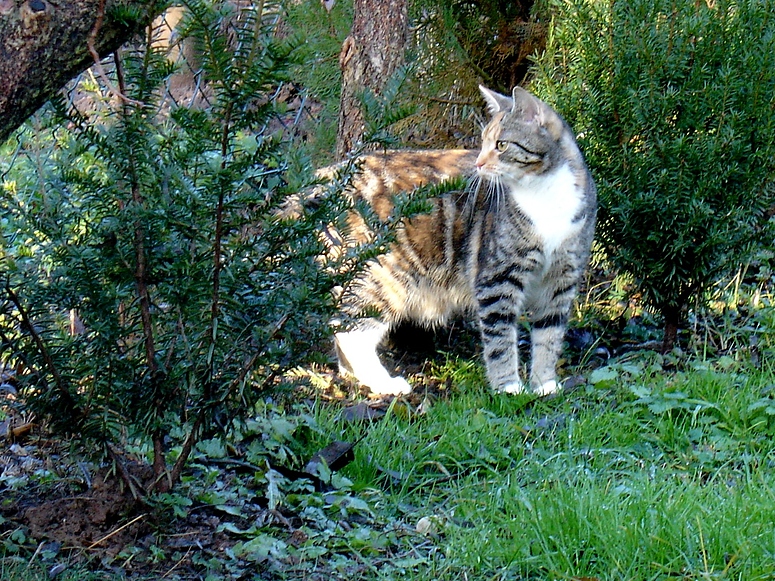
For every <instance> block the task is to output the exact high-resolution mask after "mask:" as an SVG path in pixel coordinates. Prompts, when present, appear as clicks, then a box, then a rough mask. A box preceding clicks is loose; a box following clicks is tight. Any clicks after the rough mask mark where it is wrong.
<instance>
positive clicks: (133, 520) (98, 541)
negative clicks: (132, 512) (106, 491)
mask: <svg viewBox="0 0 775 581" xmlns="http://www.w3.org/2000/svg"><path fill="white" fill-rule="evenodd" d="M146 516H148V515H147V514H141V515H140V516H136V517H135V518H133V519H132V520H130V521H129V522H128V523H126V524H123V525H121V526H120V527H118V528H117V529H116V530H115V531H113V532H112V533H108V534H107V535H105V536H104V537H102V538H101V539H99V540H96V541H94V542H93V543H92V544H91V545H89V546H88V547H86V550H87V551H88V550H90V549H93V548H94V547H96V546H97V545H99V544H100V543H103V542H105V541H107V540H108V539H109V538H111V537H113V536H115V535H117V534H118V533H120V532H121V531H123V530H124V529H125V528H127V527H128V526H131V525H133V524H135V523H136V522H137V521H139V520H140V519H143V518H145V517H146Z"/></svg>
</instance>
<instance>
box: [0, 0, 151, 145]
mask: <svg viewBox="0 0 775 581" xmlns="http://www.w3.org/2000/svg"><path fill="white" fill-rule="evenodd" d="M163 7H164V5H163V4H162V3H160V2H155V1H153V2H139V1H131V0H124V1H120V0H74V1H73V2H51V1H49V0H26V1H24V2H22V1H20V0H0V63H2V65H0V143H2V142H4V141H5V140H6V139H8V136H9V135H10V134H11V133H12V132H13V131H14V130H15V129H16V128H17V127H19V125H21V124H22V123H24V121H25V120H26V119H27V118H28V117H29V116H30V115H32V114H33V113H34V112H35V111H37V110H38V108H40V107H41V105H43V104H44V103H45V102H46V101H47V100H48V99H50V98H51V96H52V95H54V94H55V93H56V91H58V90H59V89H60V88H61V87H62V86H64V85H65V83H67V81H69V80H70V79H72V78H73V77H74V76H76V75H77V74H78V73H80V72H81V71H83V70H85V69H86V68H88V67H89V66H90V65H92V64H94V54H92V52H94V53H95V54H97V55H99V56H100V57H102V56H105V55H108V54H110V53H111V52H112V51H114V50H116V49H117V48H118V47H119V46H121V45H122V44H123V43H125V42H126V41H127V40H129V39H130V38H131V37H132V35H133V34H134V33H135V32H136V31H138V30H140V29H141V28H143V27H144V26H147V25H148V24H149V23H150V22H151V20H152V19H153V17H154V16H155V15H157V14H159V13H160V12H161V11H162V9H163Z"/></svg>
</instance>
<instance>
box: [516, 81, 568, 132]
mask: <svg viewBox="0 0 775 581" xmlns="http://www.w3.org/2000/svg"><path fill="white" fill-rule="evenodd" d="M511 99H512V101H513V102H514V105H513V107H512V108H511V112H512V113H513V114H515V115H519V117H520V118H521V119H522V120H523V121H525V122H527V123H536V124H538V125H539V126H541V127H545V128H546V129H548V130H549V131H550V132H551V134H552V135H555V137H556V136H558V135H559V134H560V133H562V120H561V119H560V118H559V116H558V115H557V114H556V113H555V112H554V109H552V108H551V107H549V105H547V104H546V103H544V102H543V101H541V100H540V99H539V98H537V97H534V96H533V95H532V94H530V93H529V92H527V91H526V90H525V89H523V88H522V87H514V90H513V91H512V92H511Z"/></svg>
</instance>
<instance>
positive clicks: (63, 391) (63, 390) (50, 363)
mask: <svg viewBox="0 0 775 581" xmlns="http://www.w3.org/2000/svg"><path fill="white" fill-rule="evenodd" d="M5 292H6V293H7V294H8V298H10V299H11V302H12V303H13V304H14V306H15V307H16V309H17V310H18V311H19V316H20V317H21V318H22V323H23V324H24V326H25V327H26V328H27V330H28V331H29V333H30V337H32V340H33V341H34V342H35V346H36V347H37V348H38V351H39V352H40V354H41V356H42V357H43V361H44V362H45V364H46V367H48V370H49V372H50V373H51V375H52V376H53V378H54V384H55V385H56V388H57V392H58V393H59V396H60V397H61V398H62V400H63V402H64V404H65V406H66V407H67V408H68V409H69V410H70V411H71V412H72V413H75V411H76V410H77V406H76V404H75V400H74V399H73V396H72V395H70V392H69V391H68V390H67V387H65V383H64V381H62V376H61V375H60V374H59V370H58V369H57V367H56V365H55V364H54V359H53V358H52V357H51V354H50V353H49V352H48V349H46V344H45V343H44V342H43V339H41V338H40V335H38V332H37V331H36V330H35V327H34V325H33V324H32V321H31V320H30V317H29V315H28V314H27V311H26V309H25V308H24V306H23V305H22V303H21V301H20V300H19V297H18V296H17V295H16V293H15V292H14V291H13V289H12V288H11V285H10V283H6V285H5Z"/></svg>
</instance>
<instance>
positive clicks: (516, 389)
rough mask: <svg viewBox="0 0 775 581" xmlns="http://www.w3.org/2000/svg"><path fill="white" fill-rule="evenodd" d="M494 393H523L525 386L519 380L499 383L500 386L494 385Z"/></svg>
mask: <svg viewBox="0 0 775 581" xmlns="http://www.w3.org/2000/svg"><path fill="white" fill-rule="evenodd" d="M495 393H511V394H519V393H525V386H524V385H523V384H522V382H521V381H512V382H511V383H507V384H506V385H501V386H500V387H496V388H495Z"/></svg>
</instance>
